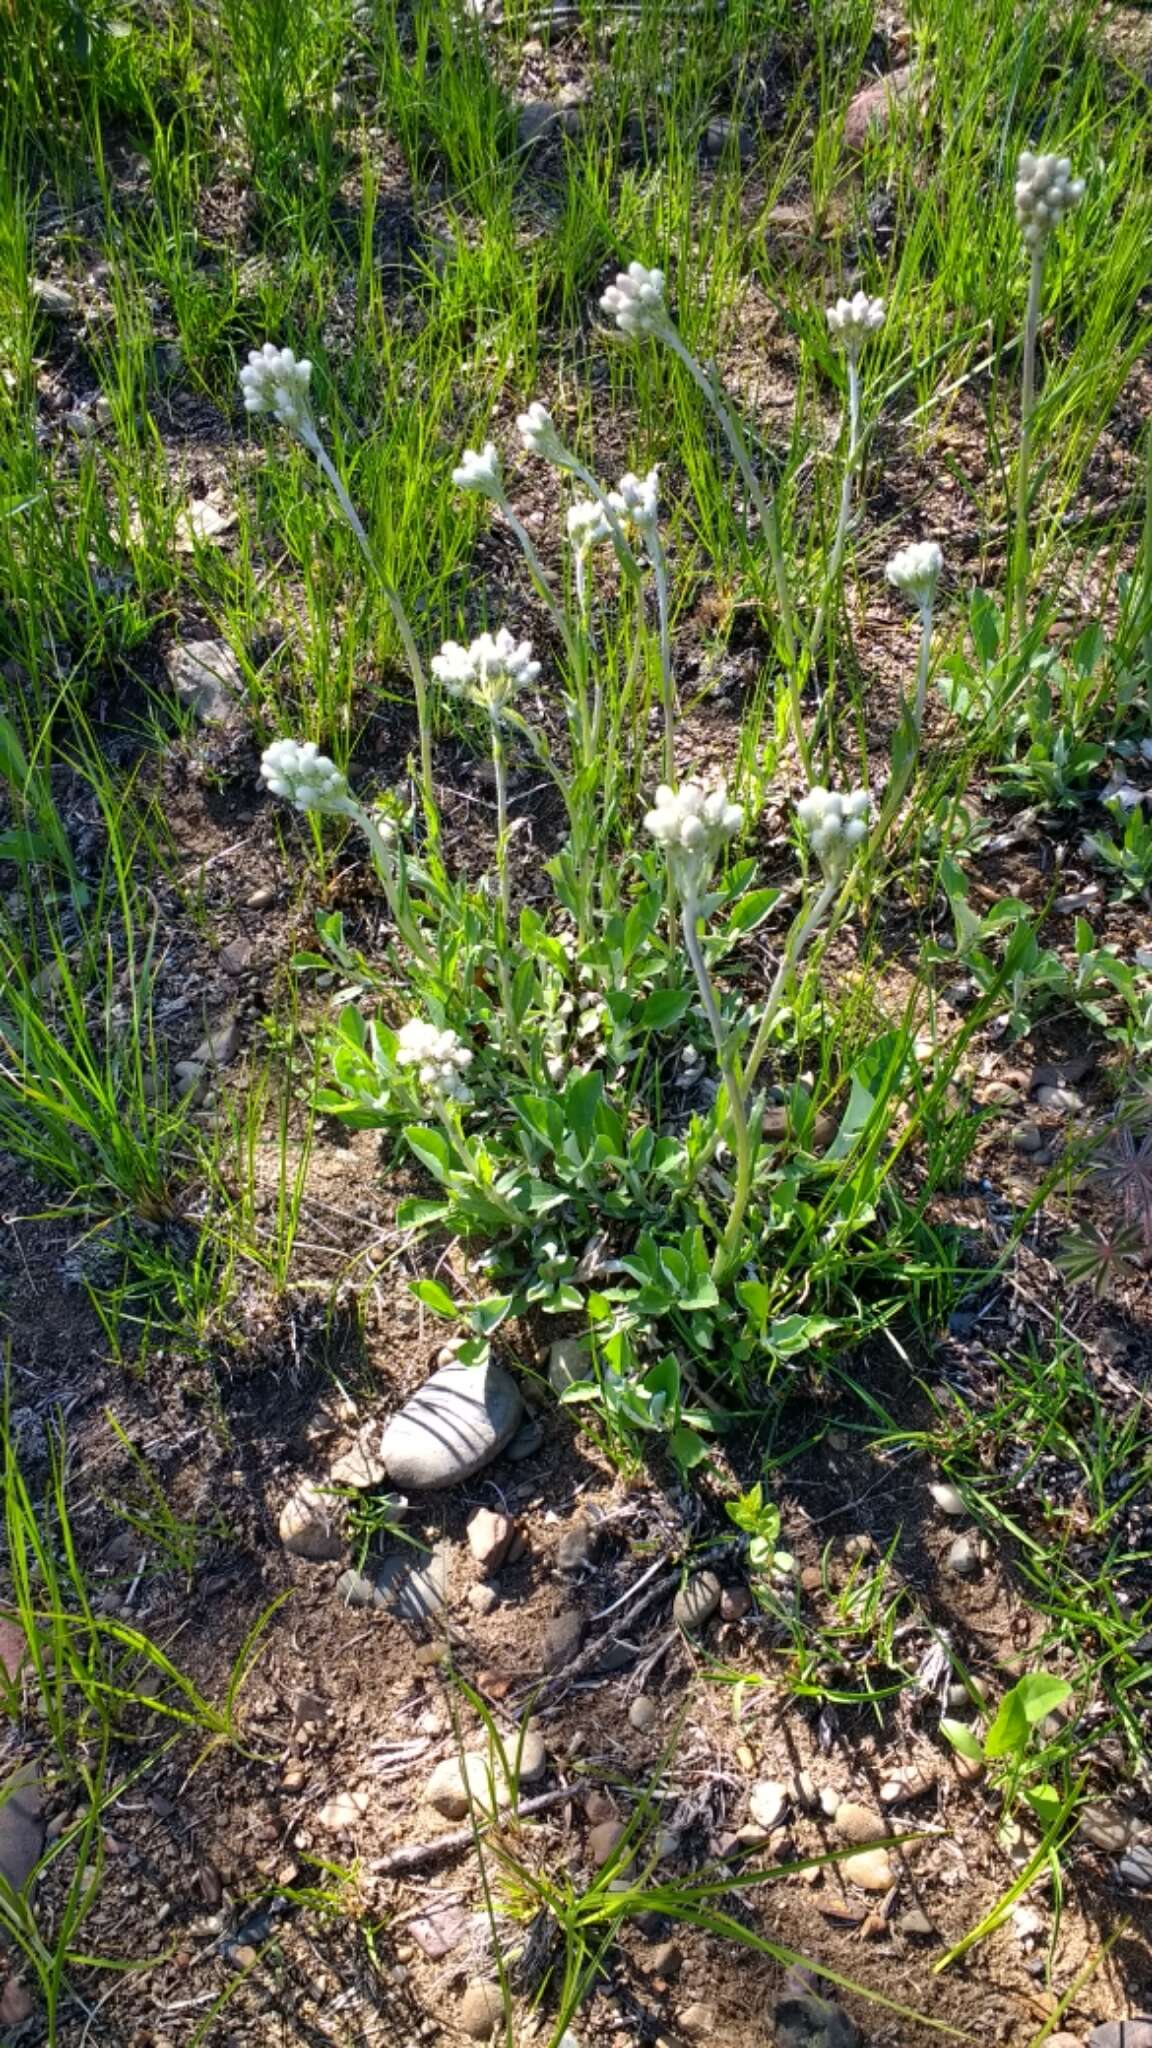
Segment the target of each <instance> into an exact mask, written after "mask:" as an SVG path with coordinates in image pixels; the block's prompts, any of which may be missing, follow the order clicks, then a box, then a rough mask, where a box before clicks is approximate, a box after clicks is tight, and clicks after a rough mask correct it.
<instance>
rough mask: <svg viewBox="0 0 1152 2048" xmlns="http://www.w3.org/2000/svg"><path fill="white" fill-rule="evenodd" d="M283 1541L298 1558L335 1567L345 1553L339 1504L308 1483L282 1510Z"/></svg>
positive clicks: (280, 1527) (306, 1482)
mask: <svg viewBox="0 0 1152 2048" xmlns="http://www.w3.org/2000/svg"><path fill="white" fill-rule="evenodd" d="M278 1528H279V1534H280V1541H281V1543H282V1544H283V1545H284V1548H285V1550H290V1551H291V1552H292V1555H293V1556H294V1557H306V1558H307V1559H308V1562H309V1563H310V1564H331V1563H332V1562H333V1561H334V1560H335V1559H336V1558H338V1557H339V1556H340V1555H341V1554H342V1552H343V1549H344V1544H343V1541H342V1539H341V1536H340V1531H339V1525H338V1510H337V1509H336V1507H335V1503H334V1502H333V1501H332V1500H331V1499H329V1498H328V1497H326V1496H325V1495H324V1494H322V1493H321V1492H320V1490H319V1488H318V1487H316V1486H313V1485H312V1483H311V1482H310V1481H309V1480H305V1482H304V1484H303V1485H302V1486H298V1487H297V1489H296V1491H295V1493H293V1494H291V1495H290V1496H289V1498H288V1499H287V1500H286V1501H285V1503H284V1505H283V1507H282V1508H281V1510H280V1520H279V1524H278Z"/></svg>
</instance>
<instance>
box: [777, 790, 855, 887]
mask: <svg viewBox="0 0 1152 2048" xmlns="http://www.w3.org/2000/svg"><path fill="white" fill-rule="evenodd" d="M871 810H872V798H871V796H870V794H869V792H868V791H867V790H866V789H853V790H849V792H848V793H847V795H846V796H841V795H840V794H839V792H838V791H836V790H831V789H824V788H823V787H822V786H821V785H820V784H819V783H817V784H816V786H815V788H813V789H810V790H809V792H808V794H807V796H805V797H801V799H800V802H799V803H798V804H797V806H796V816H797V818H798V819H799V821H800V824H801V825H802V826H803V828H804V836H805V838H806V839H807V841H808V844H809V846H810V847H811V848H812V851H813V853H814V854H815V855H816V858H817V860H818V861H819V863H820V866H821V869H822V871H823V874H824V879H825V881H830V882H833V883H836V884H839V883H840V882H842V881H843V879H844V877H845V875H846V874H847V872H848V870H849V868H850V867H851V865H852V862H853V861H854V860H855V858H856V857H857V855H858V854H859V852H860V850H861V848H862V847H863V846H864V845H865V844H866V842H867V839H868V821H869V817H870V815H871Z"/></svg>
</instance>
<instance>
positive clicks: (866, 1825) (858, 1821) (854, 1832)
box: [835, 1799, 888, 1861]
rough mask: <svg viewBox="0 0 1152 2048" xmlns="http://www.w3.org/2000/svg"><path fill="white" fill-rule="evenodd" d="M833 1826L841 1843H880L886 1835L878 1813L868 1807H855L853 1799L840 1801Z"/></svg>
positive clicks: (885, 1823) (885, 1825)
mask: <svg viewBox="0 0 1152 2048" xmlns="http://www.w3.org/2000/svg"><path fill="white" fill-rule="evenodd" d="M835 1826H836V1833H837V1834H838V1835H839V1837H840V1839H841V1841H842V1842H882V1841H883V1839H884V1837H885V1835H886V1834H887V1833H888V1824H887V1822H886V1821H885V1820H883V1819H882V1818H881V1816H880V1815H879V1814H878V1813H874V1812H873V1811H872V1808H871V1807H870V1806H859V1805H857V1803H856V1801H855V1800H853V1799H842V1800H841V1802H840V1804H839V1806H838V1807H837V1808H836V1814H835ZM852 1860H853V1859H851V1858H849V1861H852Z"/></svg>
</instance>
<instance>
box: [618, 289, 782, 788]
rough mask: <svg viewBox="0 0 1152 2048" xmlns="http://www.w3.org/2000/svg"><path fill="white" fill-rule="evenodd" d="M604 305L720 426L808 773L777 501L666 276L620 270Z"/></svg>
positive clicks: (625, 330)
mask: <svg viewBox="0 0 1152 2048" xmlns="http://www.w3.org/2000/svg"><path fill="white" fill-rule="evenodd" d="M600 305H601V309H602V310H603V311H604V312H605V313H607V314H609V315H610V317H611V318H612V319H613V320H614V321H615V323H616V325H617V327H618V328H619V330H620V332H621V334H624V335H627V336H628V337H629V338H630V339H635V338H636V337H638V336H644V335H652V336H654V337H655V338H656V339H657V340H659V341H662V342H664V343H665V344H666V345H667V346H668V347H669V348H670V349H671V350H672V353H673V354H674V355H675V356H677V357H678V358H679V360H680V361H681V362H682V363H683V365H684V368H685V369H686V370H687V371H688V374H689V376H690V377H691V378H692V380H693V382H694V384H695V385H696V386H697V388H698V389H699V390H700V391H701V392H702V393H703V395H704V397H705V398H706V399H707V401H708V403H709V405H710V406H711V407H712V410H713V412H714V413H715V415H716V418H717V420H718V421H719V423H720V426H721V428H722V430H723V433H724V437H725V439H726V440H727V442H728V446H729V448H730V449H731V451H732V454H733V457H734V459H735V462H736V466H737V468H738V469H739V471H740V474H741V476H742V477H743V479H744V483H745V486H746V488H747V492H748V497H749V499H750V501H751V503H752V505H753V507H754V508H755V511H756V515H757V517H758V519H759V521H760V525H761V528H762V530H763V534H764V538H765V541H766V542H767V545H768V554H769V557H770V560H771V563H772V578H773V582H774V584H775V587H776V602H777V606H778V608H779V612H780V633H781V638H782V640H783V644H784V655H785V662H786V665H787V669H788V695H789V709H790V716H791V722H792V731H793V736H794V738H795V741H796V747H797V751H798V752H799V755H800V758H801V761H802V762H803V764H804V768H805V772H807V771H808V768H809V760H810V750H809V746H808V736H807V733H806V732H805V730H804V720H803V715H802V711H801V704H800V679H799V673H798V669H797V663H796V624H795V618H794V615H793V609H792V596H791V592H790V590H789V588H788V574H787V570H786V568H785V565H784V550H783V548H782V546H781V544H780V525H779V520H778V518H777V515H776V501H775V498H774V497H772V498H770V497H767V496H766V495H765V492H764V490H763V489H762V487H761V484H760V479H759V477H758V476H757V475H756V471H755V470H754V469H753V467H752V458H751V456H750V454H749V452H748V444H747V442H746V440H745V438H744V435H743V432H742V431H741V428H740V426H739V424H738V422H737V419H736V415H735V413H734V412H733V411H732V408H731V406H730V405H729V404H728V401H727V399H726V398H725V396H724V392H723V389H722V387H721V384H720V379H719V377H718V375H717V374H716V372H715V371H713V372H712V373H711V374H709V372H708V371H707V370H705V369H704V367H703V365H702V364H700V363H698V362H697V360H696V358H695V356H694V355H693V354H692V351H691V349H690V348H689V347H688V346H687V344H686V342H685V341H684V339H683V336H682V335H681V334H680V331H679V329H678V328H677V326H676V323H675V321H674V320H673V318H672V316H671V314H670V313H669V311H668V306H667V302H666V300H665V296H664V272H663V271H662V270H648V269H646V268H645V266H644V264H642V263H630V264H629V265H628V268H627V270H621V271H620V272H618V274H617V277H616V281H615V283H614V284H610V285H609V286H608V289H607V291H605V292H603V293H602V294H601V298H600Z"/></svg>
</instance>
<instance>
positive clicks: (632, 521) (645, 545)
mask: <svg viewBox="0 0 1152 2048" xmlns="http://www.w3.org/2000/svg"><path fill="white" fill-rule="evenodd" d="M608 503H609V505H610V506H611V508H612V511H613V512H614V514H615V516H616V518H617V519H618V520H619V522H620V527H621V530H622V532H623V533H624V535H625V536H626V538H627V540H628V543H629V546H631V547H633V548H638V549H640V550H641V551H642V552H643V554H644V556H645V557H646V558H647V561H648V563H649V565H650V567H651V570H652V580H653V583H654V584H655V586H656V616H657V621H658V624H659V632H660V699H661V705H662V708H663V713H664V775H665V779H666V781H668V782H671V780H672V777H673V774H674V772H675V765H676V685H675V681H674V678H673V675H672V614H671V608H670V604H669V596H668V558H667V556H666V555H665V553H664V543H663V541H662V540H661V538H660V471H659V468H658V467H654V468H652V469H650V470H649V471H648V473H647V475H646V476H642V477H641V476H637V475H636V474H635V472H634V471H633V470H627V471H626V472H625V474H624V475H623V476H622V477H621V478H620V481H619V483H618V484H617V486H616V489H615V490H614V491H610V492H609V493H608Z"/></svg>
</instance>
